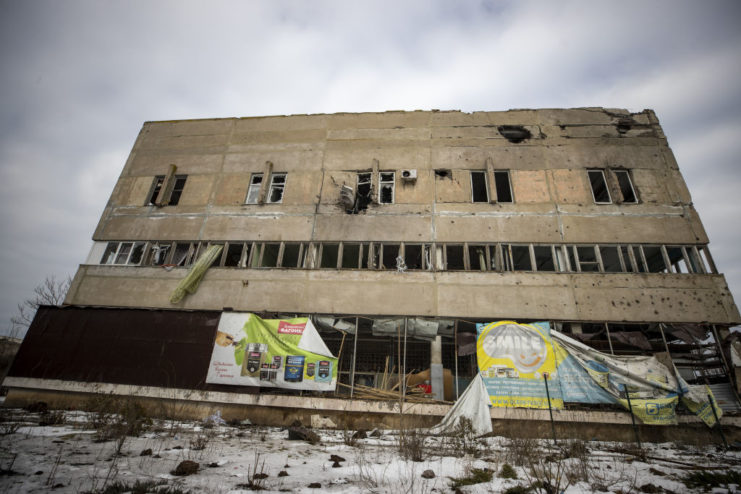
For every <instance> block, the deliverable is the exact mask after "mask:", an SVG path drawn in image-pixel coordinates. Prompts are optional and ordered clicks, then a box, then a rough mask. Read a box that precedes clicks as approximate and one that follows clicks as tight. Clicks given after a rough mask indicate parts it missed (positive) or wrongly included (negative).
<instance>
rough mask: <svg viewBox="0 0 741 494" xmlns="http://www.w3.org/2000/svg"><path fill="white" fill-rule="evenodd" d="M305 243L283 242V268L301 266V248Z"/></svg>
mask: <svg viewBox="0 0 741 494" xmlns="http://www.w3.org/2000/svg"><path fill="white" fill-rule="evenodd" d="M302 247H303V245H302V244H300V243H298V244H297V243H285V244H283V260H282V262H281V264H280V265H281V267H283V268H300V267H301V264H300V260H301V249H302Z"/></svg>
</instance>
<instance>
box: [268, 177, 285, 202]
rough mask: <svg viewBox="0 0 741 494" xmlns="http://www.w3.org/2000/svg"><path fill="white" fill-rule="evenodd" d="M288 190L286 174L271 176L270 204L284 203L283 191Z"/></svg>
mask: <svg viewBox="0 0 741 494" xmlns="http://www.w3.org/2000/svg"><path fill="white" fill-rule="evenodd" d="M285 188H286V174H285V173H273V174H271V175H270V188H269V190H268V203H271V204H277V203H280V202H283V191H284V190H285Z"/></svg>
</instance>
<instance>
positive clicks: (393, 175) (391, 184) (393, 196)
mask: <svg viewBox="0 0 741 494" xmlns="http://www.w3.org/2000/svg"><path fill="white" fill-rule="evenodd" d="M384 175H390V176H391V179H390V180H384V179H383V176H384ZM384 186H385V187H390V189H391V201H390V202H386V201H383V200H382V199H383V189H384ZM395 202H396V172H395V171H379V172H378V204H394V203H395Z"/></svg>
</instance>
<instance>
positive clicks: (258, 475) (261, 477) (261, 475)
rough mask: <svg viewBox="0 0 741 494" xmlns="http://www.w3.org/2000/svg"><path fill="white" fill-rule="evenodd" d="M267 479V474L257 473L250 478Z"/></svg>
mask: <svg viewBox="0 0 741 494" xmlns="http://www.w3.org/2000/svg"><path fill="white" fill-rule="evenodd" d="M266 478H268V474H267V473H263V472H259V473H256V474H255V475H253V476H252V480H262V479H266Z"/></svg>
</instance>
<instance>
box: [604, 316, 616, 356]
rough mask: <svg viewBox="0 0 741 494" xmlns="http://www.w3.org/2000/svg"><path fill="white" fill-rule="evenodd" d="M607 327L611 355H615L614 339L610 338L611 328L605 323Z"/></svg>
mask: <svg viewBox="0 0 741 494" xmlns="http://www.w3.org/2000/svg"><path fill="white" fill-rule="evenodd" d="M603 324H604V325H605V331H607V343H609V344H610V353H611V354H612V355H615V352H614V351H613V349H612V338H610V327H609V326H608V325H607V323H603Z"/></svg>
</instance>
